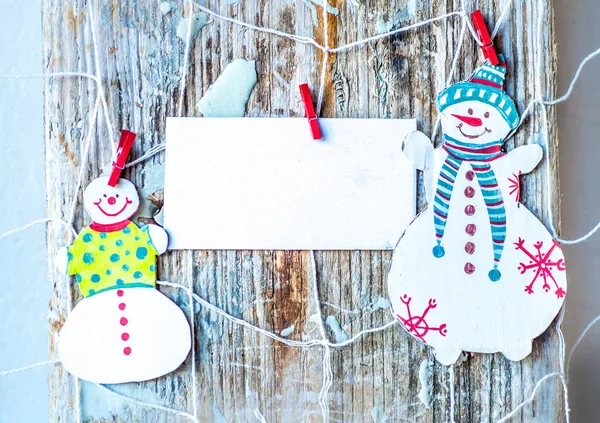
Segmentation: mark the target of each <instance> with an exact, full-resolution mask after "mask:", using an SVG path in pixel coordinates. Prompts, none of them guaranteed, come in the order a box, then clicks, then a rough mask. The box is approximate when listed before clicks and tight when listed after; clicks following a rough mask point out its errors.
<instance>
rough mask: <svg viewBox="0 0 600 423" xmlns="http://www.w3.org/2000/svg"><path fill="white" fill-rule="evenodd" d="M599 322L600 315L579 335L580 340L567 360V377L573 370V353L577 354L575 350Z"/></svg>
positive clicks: (574, 345)
mask: <svg viewBox="0 0 600 423" xmlns="http://www.w3.org/2000/svg"><path fill="white" fill-rule="evenodd" d="M599 321H600V315H598V316H596V318H594V320H592V321H591V322H590V323H588V325H587V326H586V327H585V329H584V330H583V332H581V335H579V338H577V341H576V342H575V344H573V348H571V351H570V352H569V358H568V359H567V377H568V375H569V370H570V368H571V359H572V358H573V353H574V352H575V350H576V349H577V347H578V346H579V344H581V341H583V338H585V336H586V335H587V333H588V332H589V331H590V329H592V327H593V326H594V325H595V324H596V323H598V322H599Z"/></svg>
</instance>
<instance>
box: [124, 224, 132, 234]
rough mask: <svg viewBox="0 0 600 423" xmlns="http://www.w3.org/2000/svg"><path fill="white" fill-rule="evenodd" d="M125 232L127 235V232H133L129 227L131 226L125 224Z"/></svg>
mask: <svg viewBox="0 0 600 423" xmlns="http://www.w3.org/2000/svg"><path fill="white" fill-rule="evenodd" d="M123 233H124V234H125V235H127V234H130V233H131V229H130V228H129V226H125V227H124V228H123Z"/></svg>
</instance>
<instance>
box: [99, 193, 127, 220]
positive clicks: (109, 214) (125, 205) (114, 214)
mask: <svg viewBox="0 0 600 423" xmlns="http://www.w3.org/2000/svg"><path fill="white" fill-rule="evenodd" d="M101 202H102V199H100V200H98V202H97V203H94V204H95V205H96V206H97V207H98V208H99V209H100V211H101V212H102V213H103V214H104V215H105V216H109V217H115V216H118V215H120V214H121V213H123V212H124V211H125V209H126V208H127V206H128V205H130V204H131V203H133V201H131V200H130V199H129V198H127V197H125V204H123V208H122V209H121V210H119V211H118V212H116V213H108V212H106V211H104V209H102V207H100V203H101Z"/></svg>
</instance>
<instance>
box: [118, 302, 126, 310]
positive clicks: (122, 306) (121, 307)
mask: <svg viewBox="0 0 600 423" xmlns="http://www.w3.org/2000/svg"><path fill="white" fill-rule="evenodd" d="M119 310H121V311H123V310H125V303H121V304H119Z"/></svg>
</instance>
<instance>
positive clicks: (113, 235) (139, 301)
mask: <svg viewBox="0 0 600 423" xmlns="http://www.w3.org/2000/svg"><path fill="white" fill-rule="evenodd" d="M108 182H109V178H108V177H100V178H97V179H95V180H94V181H92V182H91V183H90V184H89V185H88V186H87V188H86V189H85V191H84V193H83V202H84V207H85V209H86V211H87V212H88V213H89V215H90V216H91V218H92V221H93V223H92V224H91V225H90V226H88V227H86V228H84V229H83V230H82V231H81V232H80V234H79V235H78V237H77V239H75V241H74V242H73V244H72V245H70V246H68V247H63V248H62V249H61V250H60V251H59V253H58V256H57V259H56V265H57V268H58V269H59V270H60V271H62V272H66V273H68V274H69V275H75V280H76V281H77V284H78V286H79V289H80V290H81V293H82V294H83V296H84V297H85V298H84V299H83V300H82V301H80V302H79V303H78V304H77V305H76V306H75V308H74V309H73V310H72V311H71V313H70V314H69V316H68V319H67V321H66V323H65V324H64V326H63V327H62V329H61V331H60V333H59V338H58V355H59V359H60V361H61V363H62V364H63V366H64V367H65V368H66V369H67V370H68V371H69V372H70V373H72V374H73V375H75V376H77V377H79V378H80V379H84V380H88V381H91V382H96V383H124V382H139V381H144V380H149V379H154V378H157V377H159V376H162V375H164V374H167V373H169V372H171V371H173V370H175V369H176V368H177V367H179V365H180V364H181V363H182V362H183V361H184V360H185V359H186V357H187V355H188V353H189V351H190V347H191V337H190V327H189V325H188V322H187V319H186V317H185V315H184V314H183V312H182V311H181V309H180V308H179V307H178V306H177V305H175V304H174V303H173V302H172V301H171V300H169V299H168V298H167V297H166V296H164V295H163V294H161V293H160V292H159V291H158V290H157V289H156V288H155V286H156V256H157V255H159V254H162V253H164V252H165V251H166V249H167V243H168V238H167V234H166V232H165V231H164V229H162V228H161V227H160V226H157V225H146V226H144V227H142V228H138V226H137V225H136V224H135V223H133V222H131V221H129V220H128V219H129V218H130V217H131V216H132V215H133V214H134V213H135V212H136V210H137V209H138V206H139V197H138V193H137V190H136V188H135V186H134V185H133V184H132V183H131V182H129V181H128V180H126V179H118V181H117V183H116V184H115V186H110V185H109V183H108Z"/></svg>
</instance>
